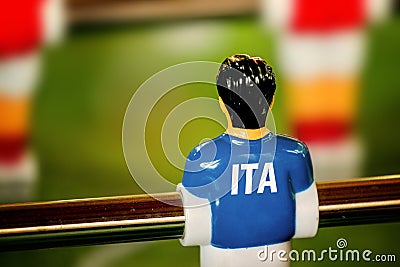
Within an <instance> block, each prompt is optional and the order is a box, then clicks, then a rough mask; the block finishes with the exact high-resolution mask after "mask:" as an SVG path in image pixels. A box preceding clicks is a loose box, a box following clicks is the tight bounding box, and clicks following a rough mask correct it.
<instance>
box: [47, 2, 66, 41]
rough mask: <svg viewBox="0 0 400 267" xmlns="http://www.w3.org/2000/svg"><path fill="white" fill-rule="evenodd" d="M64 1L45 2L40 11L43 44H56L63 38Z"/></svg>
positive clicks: (64, 26)
mask: <svg viewBox="0 0 400 267" xmlns="http://www.w3.org/2000/svg"><path fill="white" fill-rule="evenodd" d="M64 4H65V3H64V0H46V1H44V5H43V9H42V23H43V25H42V27H43V43H45V44H57V43H59V42H60V41H61V40H62V39H63V36H64V32H65V28H66V16H65V6H64Z"/></svg>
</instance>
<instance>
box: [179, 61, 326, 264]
mask: <svg viewBox="0 0 400 267" xmlns="http://www.w3.org/2000/svg"><path fill="white" fill-rule="evenodd" d="M217 89H218V95H219V101H220V106H221V109H222V111H223V112H224V113H225V115H226V117H227V120H228V127H227V129H226V132H225V133H223V134H221V135H220V136H218V137H217V138H215V139H213V140H210V141H207V142H204V143H202V144H200V145H198V146H197V147H195V148H194V149H193V150H192V151H191V152H190V154H189V156H188V157H187V161H186V165H185V171H184V175H183V178H182V183H181V184H179V185H178V191H179V192H180V193H181V195H182V199H183V204H184V211H185V230H184V236H183V238H182V239H181V243H182V244H183V245H184V246H193V245H198V246H200V254H201V255H200V262H201V266H202V267H206V266H207V267H208V266H241V267H243V266H247V267H250V266H289V265H290V263H289V261H288V259H289V257H288V253H289V251H290V249H291V242H290V240H291V239H292V238H300V237H313V236H314V235H315V234H316V232H317V229H318V196H317V190H316V186H315V183H314V180H313V171H312V164H311V159H310V155H309V152H308V149H307V147H306V145H305V144H304V143H302V142H301V141H298V140H296V139H293V138H291V137H287V136H282V135H277V134H275V133H274V132H271V131H270V130H268V129H267V128H266V126H265V125H266V117H267V113H268V111H269V108H270V107H271V106H272V104H273V102H274V101H273V100H274V93H275V89H276V83H275V76H274V73H273V71H272V68H271V66H269V65H268V64H267V63H266V62H265V61H264V60H263V59H261V58H259V57H250V56H248V55H243V54H238V55H234V56H231V57H228V58H226V59H225V60H224V62H223V63H222V64H221V67H220V69H219V73H218V76H217ZM274 251H275V252H276V253H274ZM282 251H283V252H282ZM266 253H269V255H264V254H266ZM268 256H269V257H268ZM271 256H272V257H271ZM273 256H275V257H273ZM278 256H279V257H278Z"/></svg>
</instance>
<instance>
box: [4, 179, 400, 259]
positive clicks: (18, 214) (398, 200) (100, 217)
mask: <svg viewBox="0 0 400 267" xmlns="http://www.w3.org/2000/svg"><path fill="white" fill-rule="evenodd" d="M317 187H318V195H319V210H320V227H330V226H343V225H353V224H370V223H382V222H395V221H400V175H392V176H381V177H373V178H360V179H354V180H342V181H337V182H321V183H317ZM155 197H156V199H155V198H152V197H150V196H147V195H136V196H120V197H108V198H93V199H78V200H61V201H51V202H39V203H21V204H4V205H0V251H7V250H21V249H38V248H51V247H61V246H78V245H94V244H111V243H119V242H134V241H145V240H161V239H171V238H179V237H181V236H182V234H183V229H184V223H185V218H184V213H183V208H182V201H181V198H180V195H179V194H178V193H164V194H158V195H156V196H155Z"/></svg>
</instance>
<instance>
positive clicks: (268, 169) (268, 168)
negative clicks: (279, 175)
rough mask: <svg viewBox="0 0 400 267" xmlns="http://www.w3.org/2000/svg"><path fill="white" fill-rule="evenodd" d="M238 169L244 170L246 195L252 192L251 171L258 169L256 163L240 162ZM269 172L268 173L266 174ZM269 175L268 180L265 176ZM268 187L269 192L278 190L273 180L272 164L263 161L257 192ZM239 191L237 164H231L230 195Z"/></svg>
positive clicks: (261, 191)
mask: <svg viewBox="0 0 400 267" xmlns="http://www.w3.org/2000/svg"><path fill="white" fill-rule="evenodd" d="M240 170H242V171H243V170H244V171H246V176H245V179H246V180H245V185H246V186H245V191H244V193H245V194H246V195H249V194H251V193H252V188H253V171H254V170H258V163H249V164H240ZM268 174H269V175H268ZM268 176H269V180H267V177H268ZM267 186H268V187H269V189H270V191H271V193H276V192H278V188H277V187H276V180H275V171H274V165H272V163H271V162H270V163H265V164H264V168H263V170H262V173H261V179H260V183H259V184H258V190H257V194H262V193H264V189H265V187H267ZM238 193H239V164H233V165H232V184H231V195H237V194H238Z"/></svg>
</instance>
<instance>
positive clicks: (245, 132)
mask: <svg viewBox="0 0 400 267" xmlns="http://www.w3.org/2000/svg"><path fill="white" fill-rule="evenodd" d="M225 132H226V133H227V134H229V135H232V136H236V137H239V138H242V139H248V140H257V139H260V138H263V137H264V136H266V135H267V134H268V133H269V132H270V130H268V129H267V128H266V127H262V128H259V129H242V128H235V127H232V126H231V125H228V128H226V131H225Z"/></svg>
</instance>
